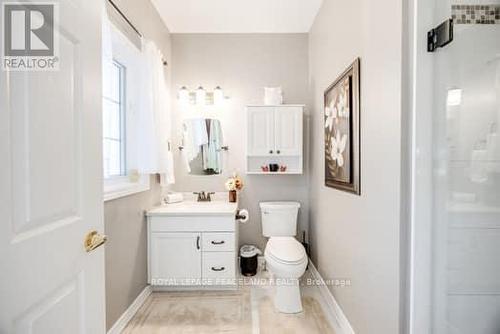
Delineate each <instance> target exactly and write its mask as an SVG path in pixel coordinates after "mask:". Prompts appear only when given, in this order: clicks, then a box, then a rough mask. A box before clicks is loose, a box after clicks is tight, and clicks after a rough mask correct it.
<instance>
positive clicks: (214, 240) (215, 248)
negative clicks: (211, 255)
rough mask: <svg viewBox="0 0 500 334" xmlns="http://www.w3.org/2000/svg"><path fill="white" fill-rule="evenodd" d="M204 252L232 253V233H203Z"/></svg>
mask: <svg viewBox="0 0 500 334" xmlns="http://www.w3.org/2000/svg"><path fill="white" fill-rule="evenodd" d="M202 239H203V247H202V250H203V251H204V252H234V251H235V249H234V233H203V234H202Z"/></svg>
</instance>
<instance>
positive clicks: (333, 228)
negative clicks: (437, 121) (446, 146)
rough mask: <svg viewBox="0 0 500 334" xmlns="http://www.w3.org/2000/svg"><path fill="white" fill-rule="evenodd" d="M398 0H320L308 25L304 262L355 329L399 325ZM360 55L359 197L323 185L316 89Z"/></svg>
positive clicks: (320, 92)
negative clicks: (307, 246)
mask: <svg viewBox="0 0 500 334" xmlns="http://www.w3.org/2000/svg"><path fill="white" fill-rule="evenodd" d="M401 33H402V2H401V1H398V0H382V1H376V2H374V1H371V0H353V1H341V0H325V1H324V3H323V6H322V8H321V10H320V12H319V14H318V16H317V18H316V20H315V22H314V24H313V26H312V28H311V31H310V34H309V50H310V54H309V57H310V59H309V63H310V84H311V88H312V93H313V97H314V107H313V109H312V110H313V111H312V113H311V114H312V121H311V122H312V131H311V134H312V138H311V144H312V146H311V173H310V176H311V177H310V181H311V192H310V196H311V197H310V202H311V208H310V212H311V215H310V228H311V237H312V247H313V261H314V262H315V264H316V265H317V267H318V269H319V271H320V273H321V274H322V276H323V278H325V279H328V278H348V279H350V280H351V282H352V285H351V286H350V287H343V288H342V287H330V289H331V291H332V293H333V294H334V296H335V298H336V300H337V301H338V302H339V304H340V306H341V307H342V309H343V310H344V312H345V314H346V316H347V317H348V319H349V321H350V322H351V324H352V325H353V327H354V330H355V332H356V333H359V334H363V333H385V334H389V333H394V334H395V333H399V315H400V314H399V297H400V246H399V243H400V187H401V176H400V175H401V158H402V155H401V140H402V134H401V129H402V127H401V122H402V112H401V67H402V65H401V57H402V56H401V54H402V43H401V38H402V36H401ZM356 57H361V196H355V195H352V194H348V193H345V192H341V191H338V190H335V189H332V188H327V187H325V186H324V153H323V152H324V148H323V147H324V146H323V133H324V125H323V124H324V123H323V122H324V121H323V92H324V90H325V89H326V88H327V87H328V86H329V85H330V84H331V83H332V82H333V81H334V80H335V78H336V77H337V76H338V75H339V74H340V73H342V72H343V70H344V69H345V68H346V67H347V66H348V65H349V64H350V63H351V62H352V61H354V59H355V58H356Z"/></svg>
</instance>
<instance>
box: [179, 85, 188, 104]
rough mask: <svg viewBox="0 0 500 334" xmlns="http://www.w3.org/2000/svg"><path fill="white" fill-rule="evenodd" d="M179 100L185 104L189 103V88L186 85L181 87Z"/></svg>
mask: <svg viewBox="0 0 500 334" xmlns="http://www.w3.org/2000/svg"><path fill="white" fill-rule="evenodd" d="M179 101H180V102H181V104H183V105H188V104H189V90H188V89H187V88H186V86H182V87H181V89H179Z"/></svg>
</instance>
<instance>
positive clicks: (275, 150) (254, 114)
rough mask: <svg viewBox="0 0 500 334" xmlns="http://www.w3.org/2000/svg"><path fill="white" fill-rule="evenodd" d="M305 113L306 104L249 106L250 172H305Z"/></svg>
mask: <svg viewBox="0 0 500 334" xmlns="http://www.w3.org/2000/svg"><path fill="white" fill-rule="evenodd" d="M303 113H304V106H303V105H279V106H264V105H262V106H260V105H251V106H247V166H246V167H247V174H302V170H303V167H302V165H303V138H302V137H303ZM270 164H277V165H278V166H280V170H278V171H276V172H271V171H270V170H266V167H268V168H269V165H270Z"/></svg>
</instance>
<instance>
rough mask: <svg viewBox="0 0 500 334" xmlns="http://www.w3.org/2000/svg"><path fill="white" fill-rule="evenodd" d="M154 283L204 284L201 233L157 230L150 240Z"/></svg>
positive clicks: (152, 279) (151, 281)
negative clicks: (202, 280)
mask: <svg viewBox="0 0 500 334" xmlns="http://www.w3.org/2000/svg"><path fill="white" fill-rule="evenodd" d="M150 247H151V248H150V250H149V252H150V261H151V263H150V268H151V274H150V283H151V284H152V285H180V284H181V285H200V284H201V234H200V233H178V232H172V233H163V232H161V233H160V232H154V233H152V234H151V240H150Z"/></svg>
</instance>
